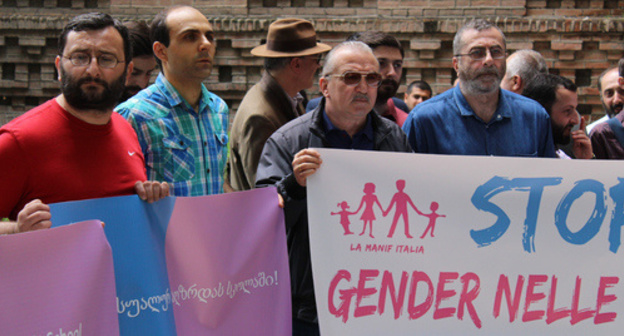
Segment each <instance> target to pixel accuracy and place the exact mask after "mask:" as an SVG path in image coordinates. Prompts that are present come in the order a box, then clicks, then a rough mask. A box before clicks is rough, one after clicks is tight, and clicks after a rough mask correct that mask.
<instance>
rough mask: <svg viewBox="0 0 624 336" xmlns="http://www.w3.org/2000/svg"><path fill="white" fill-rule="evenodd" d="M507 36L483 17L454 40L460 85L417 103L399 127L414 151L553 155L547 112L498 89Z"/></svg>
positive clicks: (502, 72) (460, 31) (455, 67)
mask: <svg viewBox="0 0 624 336" xmlns="http://www.w3.org/2000/svg"><path fill="white" fill-rule="evenodd" d="M505 49H506V42H505V35H504V34H503V32H502V31H501V30H500V28H498V27H497V26H495V25H493V24H492V23H490V22H488V21H485V20H481V19H478V20H473V21H471V22H469V23H467V24H466V25H465V26H464V27H462V28H460V29H459V31H458V32H457V34H456V35H455V39H454V41H453V53H454V56H453V68H454V69H455V71H456V72H457V74H458V76H459V79H460V81H459V84H458V85H457V86H456V87H453V88H452V89H450V90H448V91H446V92H444V93H442V94H440V95H437V96H435V97H434V98H431V99H429V100H427V101H425V102H423V103H420V104H418V105H417V106H416V107H415V108H414V110H413V111H412V112H411V113H410V115H409V117H408V118H407V120H406V121H405V124H404V125H403V130H404V131H405V133H406V134H407V138H408V140H409V143H410V145H411V146H412V148H413V149H414V151H415V152H417V153H430V154H455V155H494V156H525V157H538V156H539V157H555V147H554V145H553V139H552V132H551V128H550V120H549V116H548V113H546V111H545V110H544V108H543V107H542V106H541V105H540V104H538V103H537V102H535V101H534V100H532V99H529V98H526V97H522V96H520V95H517V94H513V93H511V92H509V91H507V90H501V89H500V82H501V80H502V78H503V76H504V74H505V54H506V52H505Z"/></svg>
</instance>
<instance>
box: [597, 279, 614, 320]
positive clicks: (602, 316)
mask: <svg viewBox="0 0 624 336" xmlns="http://www.w3.org/2000/svg"><path fill="white" fill-rule="evenodd" d="M619 281H620V278H618V277H600V286H599V287H598V299H597V301H596V316H595V317H594V324H601V323H607V322H613V321H614V320H615V318H616V317H617V313H616V312H609V313H601V312H600V309H602V306H603V305H605V304H607V303H610V302H613V301H615V300H617V296H616V295H613V294H612V295H606V294H605V290H606V289H607V288H611V287H613V286H615V285H616V284H617V283H618V282H619Z"/></svg>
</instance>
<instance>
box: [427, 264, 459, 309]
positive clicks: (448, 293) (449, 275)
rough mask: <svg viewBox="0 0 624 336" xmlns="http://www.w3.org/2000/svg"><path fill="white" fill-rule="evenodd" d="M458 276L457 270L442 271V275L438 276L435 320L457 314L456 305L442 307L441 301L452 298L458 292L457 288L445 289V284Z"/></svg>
mask: <svg viewBox="0 0 624 336" xmlns="http://www.w3.org/2000/svg"><path fill="white" fill-rule="evenodd" d="M458 277H459V273H457V272H440V277H439V278H438V289H437V292H436V303H435V311H434V312H433V319H434V320H439V319H442V318H446V317H451V316H453V315H455V311H456V310H457V309H456V308H455V307H447V308H440V303H442V301H443V300H446V299H448V298H451V297H453V296H455V294H457V292H456V291H455V290H452V289H451V290H445V289H444V286H445V285H446V284H448V283H450V282H453V280H456V279H457V278H458Z"/></svg>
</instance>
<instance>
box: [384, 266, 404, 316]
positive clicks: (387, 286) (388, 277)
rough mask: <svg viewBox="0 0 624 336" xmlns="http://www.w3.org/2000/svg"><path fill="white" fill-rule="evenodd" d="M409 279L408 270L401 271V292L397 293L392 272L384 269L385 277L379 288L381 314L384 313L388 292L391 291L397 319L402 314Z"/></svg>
mask: <svg viewBox="0 0 624 336" xmlns="http://www.w3.org/2000/svg"><path fill="white" fill-rule="evenodd" d="M407 280H409V274H408V273H407V272H401V284H400V285H399V294H398V295H397V293H396V288H395V287H394V279H393V278H392V273H390V272H389V271H384V274H383V277H382V278H381V289H380V290H379V315H382V314H383V313H384V310H385V307H386V293H390V300H391V302H392V308H394V319H395V320H396V319H398V318H399V316H401V311H402V310H403V302H404V301H405V291H406V290H407Z"/></svg>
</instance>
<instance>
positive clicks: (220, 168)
mask: <svg viewBox="0 0 624 336" xmlns="http://www.w3.org/2000/svg"><path fill="white" fill-rule="evenodd" d="M115 111H117V112H119V113H120V114H121V115H122V116H123V117H125V118H126V119H127V120H128V121H129V122H130V124H131V125H132V127H133V128H134V129H135V131H136V133H137V135H138V137H139V143H140V144H141V149H142V150H143V154H144V156H145V164H146V168H147V178H148V179H149V180H155V181H166V182H168V183H170V184H171V186H172V189H171V194H172V195H175V196H200V195H210V194H217V193H220V192H222V191H223V173H224V171H225V164H226V160H227V151H228V149H227V142H228V135H227V129H228V107H227V105H226V104H225V102H224V101H223V99H221V98H219V97H218V96H216V95H215V94H213V93H211V92H209V91H208V90H207V89H206V88H205V87H204V86H203V85H202V95H201V98H200V100H199V109H198V111H199V112H196V111H195V110H194V109H193V108H192V107H191V106H190V105H189V103H188V102H186V101H185V100H184V99H183V98H182V96H180V94H179V93H178V91H177V90H176V89H175V88H174V87H173V86H172V85H171V83H169V81H168V80H167V79H166V78H165V76H163V75H162V73H161V74H159V75H158V78H157V79H156V82H155V83H154V84H153V85H151V86H149V87H147V88H146V89H145V90H142V91H141V92H139V93H138V94H136V95H135V96H134V97H132V98H130V99H129V100H127V101H126V102H124V103H122V104H120V105H119V106H117V107H116V108H115Z"/></svg>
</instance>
